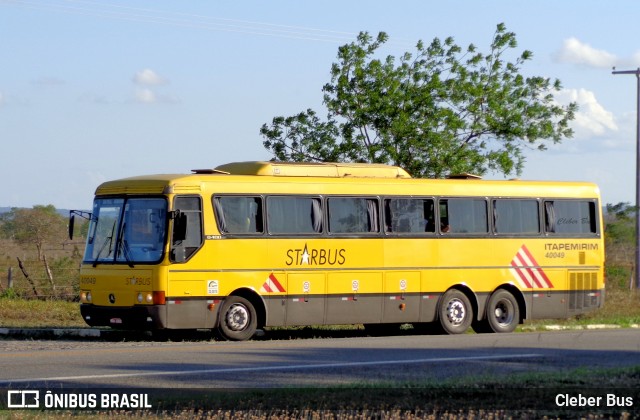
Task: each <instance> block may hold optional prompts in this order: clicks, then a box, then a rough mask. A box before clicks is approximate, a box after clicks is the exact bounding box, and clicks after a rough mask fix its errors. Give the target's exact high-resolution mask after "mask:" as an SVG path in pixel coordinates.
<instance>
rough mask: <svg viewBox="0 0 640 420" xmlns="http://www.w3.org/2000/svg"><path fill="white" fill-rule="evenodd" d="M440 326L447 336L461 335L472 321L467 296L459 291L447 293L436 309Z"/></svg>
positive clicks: (470, 307) (453, 290) (471, 311)
mask: <svg viewBox="0 0 640 420" xmlns="http://www.w3.org/2000/svg"><path fill="white" fill-rule="evenodd" d="M438 318H439V320H440V325H441V326H442V328H443V329H444V331H445V332H446V333H448V334H462V333H464V332H465V331H467V330H468V329H469V326H470V325H471V321H472V320H473V307H472V306H471V302H470V301H469V298H468V297H467V295H465V294H464V293H462V292H461V291H460V290H456V289H452V290H449V291H447V292H446V293H445V294H444V296H442V299H441V300H440V306H439V308H438Z"/></svg>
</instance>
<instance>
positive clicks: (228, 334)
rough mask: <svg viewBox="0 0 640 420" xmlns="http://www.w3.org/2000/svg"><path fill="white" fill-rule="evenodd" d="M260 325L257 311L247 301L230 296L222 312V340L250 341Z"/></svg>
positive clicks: (220, 325) (219, 328) (220, 329)
mask: <svg viewBox="0 0 640 420" xmlns="http://www.w3.org/2000/svg"><path fill="white" fill-rule="evenodd" d="M257 325H258V320H257V316H256V310H255V308H254V307H253V305H252V304H251V302H249V301H248V300H247V299H245V298H243V297H240V296H229V297H228V298H226V299H225V300H224V303H223V305H222V309H221V311H220V322H219V325H218V332H219V333H220V335H221V336H222V338H224V339H227V340H232V341H243V340H248V339H250V338H251V337H252V336H253V335H254V334H255V333H256V328H257Z"/></svg>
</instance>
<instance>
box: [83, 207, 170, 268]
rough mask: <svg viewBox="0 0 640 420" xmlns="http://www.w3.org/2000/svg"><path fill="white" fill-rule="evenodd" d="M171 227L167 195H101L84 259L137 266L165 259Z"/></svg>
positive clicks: (92, 220) (94, 209)
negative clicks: (157, 196)
mask: <svg viewBox="0 0 640 420" xmlns="http://www.w3.org/2000/svg"><path fill="white" fill-rule="evenodd" d="M166 230H167V202H166V200H165V199H163V198H137V197H136V198H97V199H96V200H95V202H94V204H93V214H92V217H91V224H90V226H89V234H88V236H87V247H86V250H85V254H84V262H86V263H92V264H93V265H94V266H95V265H97V264H103V263H122V264H128V265H130V266H133V265H134V264H139V263H155V262H159V261H160V260H161V259H162V255H163V251H164V244H165V239H166Z"/></svg>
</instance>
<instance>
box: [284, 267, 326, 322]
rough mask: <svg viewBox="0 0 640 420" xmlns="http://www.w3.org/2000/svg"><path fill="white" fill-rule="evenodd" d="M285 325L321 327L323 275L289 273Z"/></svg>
mask: <svg viewBox="0 0 640 420" xmlns="http://www.w3.org/2000/svg"><path fill="white" fill-rule="evenodd" d="M287 278H288V285H289V289H288V290H289V295H288V297H287V309H286V310H287V314H286V319H287V320H286V325H322V324H324V321H325V316H324V310H325V305H326V289H325V287H326V285H325V275H324V273H289V275H288V277H287Z"/></svg>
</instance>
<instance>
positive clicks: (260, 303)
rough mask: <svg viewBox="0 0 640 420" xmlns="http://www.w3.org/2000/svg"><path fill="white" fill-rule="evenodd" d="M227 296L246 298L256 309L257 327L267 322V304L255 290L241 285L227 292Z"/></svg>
mask: <svg viewBox="0 0 640 420" xmlns="http://www.w3.org/2000/svg"><path fill="white" fill-rule="evenodd" d="M229 296H239V297H242V298H245V299H247V300H248V301H249V302H250V303H251V304H252V305H253V308H254V309H255V310H256V315H257V318H258V319H257V321H258V328H263V327H264V326H265V324H266V323H267V305H266V304H265V302H264V299H263V298H262V296H260V295H259V294H258V293H257V292H256V291H255V290H253V289H249V288H247V287H243V288H241V289H236V290H234V291H233V292H231V293H230V294H229Z"/></svg>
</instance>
